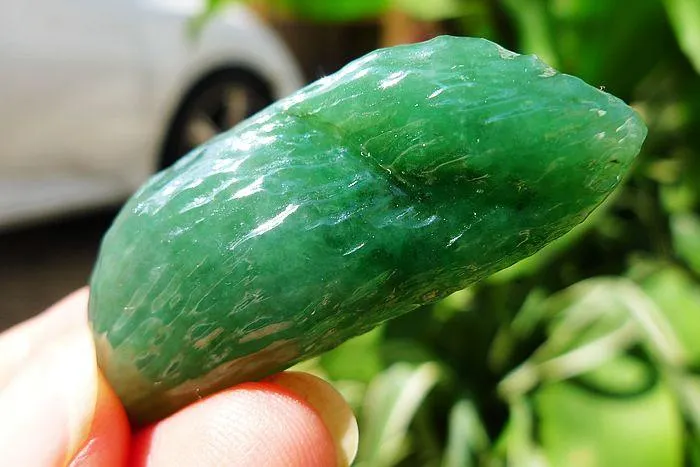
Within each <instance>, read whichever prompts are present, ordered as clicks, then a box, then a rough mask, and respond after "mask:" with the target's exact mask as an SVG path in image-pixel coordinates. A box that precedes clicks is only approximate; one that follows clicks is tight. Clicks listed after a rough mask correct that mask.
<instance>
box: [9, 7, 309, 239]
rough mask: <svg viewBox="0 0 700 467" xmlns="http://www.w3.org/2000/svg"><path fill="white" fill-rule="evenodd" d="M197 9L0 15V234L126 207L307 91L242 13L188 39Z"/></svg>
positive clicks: (277, 45) (228, 14)
mask: <svg viewBox="0 0 700 467" xmlns="http://www.w3.org/2000/svg"><path fill="white" fill-rule="evenodd" d="M202 4H203V1H201V0H66V1H56V0H22V1H8V2H2V4H1V5H0V229H2V228H4V227H8V226H10V225H13V224H18V223H24V222H30V221H35V220H38V219H40V218H44V217H47V216H51V215H57V214H61V213H65V212H67V211H71V210H79V209H88V208H91V207H97V206H100V205H106V204H110V203H118V202H121V201H123V200H124V199H125V198H126V197H128V195H129V194H131V193H132V192H133V191H134V190H135V189H137V188H138V187H139V185H141V184H142V183H143V182H144V181H145V180H146V179H147V177H148V176H149V175H150V174H152V173H153V172H154V171H156V170H157V169H159V168H161V167H165V166H167V165H169V164H171V163H172V162H173V161H175V160H176V159H177V158H179V157H180V156H182V155H183V154H184V153H186V152H187V151H188V150H189V149H190V148H192V147H194V146H196V145H198V144H200V143H202V142H204V141H206V140H207V139H209V138H210V137H212V136H213V135H215V134H216V133H218V132H220V131H221V130H222V129H226V128H229V127H231V126H233V125H234V124H236V123H237V122H239V121H240V120H242V119H243V118H245V117H247V116H249V115H251V114H253V113H255V112H256V111H258V110H260V109H262V108H263V107H265V106H266V105H268V104H269V103H271V102H272V101H274V100H276V99H278V98H280V97H282V96H284V95H286V94H289V93H291V92H292V91H294V90H296V89H297V88H299V87H300V86H301V85H302V84H303V80H302V75H301V72H300V70H299V68H298V66H297V64H296V63H295V61H294V59H293V58H292V56H291V54H290V52H289V51H288V49H287V48H286V47H285V46H284V44H283V43H282V42H281V40H280V39H279V38H278V37H277V36H276V35H275V34H274V33H273V31H272V30H271V29H269V28H268V27H267V26H265V25H264V24H263V23H262V21H261V20H260V19H258V18H257V17H256V16H255V15H254V14H253V13H252V12H251V11H250V10H248V9H246V8H245V7H243V6H240V5H239V6H236V7H232V8H230V9H228V10H226V11H223V12H221V13H220V14H218V15H216V16H215V17H214V18H213V19H212V20H211V21H210V22H208V23H206V26H205V27H204V28H203V30H202V31H201V32H200V34H199V35H197V36H194V35H193V34H191V26H192V22H191V20H192V18H193V17H195V16H196V15H197V14H198V13H199V12H200V11H201V8H202V6H203V5H202Z"/></svg>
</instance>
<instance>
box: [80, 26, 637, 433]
mask: <svg viewBox="0 0 700 467" xmlns="http://www.w3.org/2000/svg"><path fill="white" fill-rule="evenodd" d="M645 136H646V127H645V125H644V123H643V122H642V120H641V118H640V117H639V115H637V113H636V112H635V111H634V110H633V109H631V108H630V107H628V106H627V105H625V104H624V103H623V102H622V101H620V100H619V99H617V98H615V97H613V96H611V95H609V94H607V93H605V92H603V91H601V90H599V89H597V88H595V87H592V86H589V85H587V84H586V83H584V82H583V81H581V80H580V79H578V78H575V77H572V76H568V75H565V74H560V73H558V72H556V71H555V70H553V69H552V68H550V67H549V66H547V65H546V64H544V63H543V62H541V61H540V60H539V59H538V58H537V57H535V56H526V55H518V54H516V53H513V52H510V51H508V50H505V49H503V48H502V47H500V46H498V45H497V44H494V43H492V42H489V41H486V40H483V39H473V38H457V37H447V36H444V37H439V38H436V39H433V40H431V41H428V42H424V43H419V44H413V45H405V46H399V47H394V48H388V49H382V50H378V51H375V52H373V53H370V54H369V55H366V56H365V57H363V58H360V59H358V60H356V61H354V62H352V63H350V64H349V65H347V66H346V67H345V68H343V69H342V70H341V71H339V72H338V73H336V74H334V75H331V76H327V77H325V78H323V79H321V80H319V81H317V82H315V83H313V84H311V85H309V86H307V87H306V88H304V89H302V90H300V91H298V92H297V93H295V94H293V95H291V96H289V97H287V98H286V99H284V100H282V101H279V102H278V103H276V104H274V105H272V106H271V107H269V108H267V109H265V110H263V111H262V112H260V113H258V114H257V115H255V116H253V117H252V118H250V119H249V120H247V121H245V122H243V123H241V124H239V125H238V126H236V127H235V128H233V129H232V130H230V131H229V132H227V133H225V134H223V135H221V136H219V137H217V138H215V139H214V140H212V141H210V142H209V143H207V144H205V145H204V146H201V147H199V148H197V149H195V150H194V151H192V152H191V153H190V154H189V155H188V156H186V157H185V158H183V159H182V160H180V161H179V162H178V163H177V164H176V165H175V166H173V167H171V168H169V169H167V170H165V171H164V172H161V173H159V174H157V175H155V176H154V177H153V178H152V179H151V180H150V181H149V182H148V183H147V184H146V185H145V186H143V187H142V188H141V189H140V191H138V192H137V193H136V194H135V195H134V196H133V197H132V199H131V200H130V201H129V202H128V203H127V204H126V205H125V207H124V208H123V210H122V212H121V213H120V214H119V216H118V218H117V219H116V220H115V222H114V225H113V226H112V227H111V229H110V230H109V232H108V233H107V234H106V236H105V238H104V240H103V244H102V248H101V251H100V255H99V259H98V262H97V264H96V267H95V270H94V273H93V277H92V288H91V297H90V311H89V316H90V323H91V326H92V329H93V332H94V337H95V342H96V346H97V356H98V362H99V365H100V367H101V368H102V370H103V371H104V373H105V375H106V376H107V378H108V379H109V381H110V382H111V384H112V385H113V387H114V389H115V390H116V391H117V393H118V395H119V396H120V398H121V399H122V401H123V402H124V404H125V406H126V407H127V411H128V412H129V415H130V417H131V418H132V420H133V421H134V422H135V423H145V422H148V421H151V420H154V419H157V418H159V417H163V416H165V415H167V414H169V413H172V412H174V411H176V410H177V409H179V408H181V407H183V406H185V405H187V404H189V403H191V402H193V401H195V400H196V399H198V398H200V397H203V396H206V395H208V394H211V393H212V392H214V391H217V390H220V389H222V388H225V387H227V386H230V385H233V384H236V383H239V382H242V381H249V380H256V379H260V378H262V377H265V376H267V375H270V374H272V373H274V372H277V371H280V370H283V369H285V368H287V367H289V366H291V365H293V364H294V363H296V362H299V361H301V360H304V359H306V358H309V357H311V356H314V355H318V354H320V353H322V352H324V351H326V350H329V349H331V348H333V347H335V346H337V345H339V344H340V343H342V342H344V341H345V340H347V339H349V338H351V337H353V336H356V335H359V334H361V333H364V332H366V331H368V330H370V329H372V328H373V327H375V326H377V325H378V324H380V323H381V322H383V321H386V320H388V319H391V318H394V317H396V316H398V315H401V314H403V313H406V312H409V311H411V310H413V309H415V308H417V307H419V306H421V305H423V304H426V303H430V302H434V301H436V300H439V299H441V298H443V297H445V296H446V295H448V294H450V293H452V292H454V291H456V290H458V289H461V288H464V287H466V286H468V285H470V284H472V283H474V282H476V281H479V280H480V279H483V278H485V277H487V276H489V275H491V274H493V273H495V272H497V271H499V270H501V269H504V268H506V267H508V266H510V265H512V264H513V263H515V262H517V261H519V260H521V259H523V258H525V257H527V256H529V255H531V254H533V253H534V252H536V251H537V250H539V249H540V248H542V247H543V246H545V245H546V244H547V243H549V242H551V241H552V240H554V239H556V238H558V237H560V236H561V235H563V234H564V233H566V232H568V231H569V230H570V229H572V228H573V227H574V226H576V225H577V224H579V223H580V222H581V221H583V220H584V219H585V218H586V216H587V215H588V214H589V213H590V212H591V210H593V209H594V208H595V207H596V206H597V205H598V204H600V203H601V201H602V200H603V199H604V198H605V197H606V196H607V195H608V194H610V192H611V191H612V190H613V189H614V188H615V187H616V186H617V185H618V184H619V183H620V181H621V179H622V178H623V176H624V174H625V172H626V171H627V169H628V168H629V166H630V164H631V162H632V160H633V159H634V157H635V156H636V155H637V154H638V152H639V150H640V147H641V145H642V143H643V141H644V138H645Z"/></svg>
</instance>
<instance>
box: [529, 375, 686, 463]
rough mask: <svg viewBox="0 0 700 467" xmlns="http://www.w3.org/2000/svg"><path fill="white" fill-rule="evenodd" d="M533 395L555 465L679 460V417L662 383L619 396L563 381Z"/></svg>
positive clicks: (678, 461)
mask: <svg viewBox="0 0 700 467" xmlns="http://www.w3.org/2000/svg"><path fill="white" fill-rule="evenodd" d="M535 400H536V404H537V413H538V415H539V420H540V424H539V427H540V439H541V440H542V445H543V447H544V450H545V452H546V455H547V458H548V459H549V462H550V463H551V465H553V466H560V465H561V466H564V465H565V466H567V467H600V466H627V465H629V466H635V467H647V466H648V467H658V466H664V467H681V466H683V460H682V459H683V442H682V439H683V437H682V432H683V422H682V418H681V415H680V412H679V408H678V406H677V404H676V399H675V397H674V395H673V394H672V393H671V392H670V391H669V390H668V388H666V387H664V386H663V385H657V386H656V387H655V388H653V389H652V390H650V391H648V392H647V393H645V394H643V395H636V396H634V397H630V398H617V397H604V396H601V395H600V394H598V393H594V392H590V391H588V390H586V389H584V388H581V387H577V386H574V385H572V384H570V383H566V382H562V383H556V384H552V385H548V386H545V387H543V388H542V389H540V390H538V391H537V393H536V396H535Z"/></svg>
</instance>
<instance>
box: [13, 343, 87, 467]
mask: <svg viewBox="0 0 700 467" xmlns="http://www.w3.org/2000/svg"><path fill="white" fill-rule="evenodd" d="M96 400H97V370H96V366H95V363H94V351H93V350H92V346H91V342H90V336H89V333H87V332H85V333H73V334H71V335H69V336H66V337H65V338H62V339H60V340H59V341H56V342H53V343H50V344H48V345H47V348H46V349H45V350H44V351H43V352H41V353H40V354H38V355H37V356H36V357H34V358H33V359H32V360H31V361H30V362H28V364H27V366H26V367H25V368H24V369H23V370H21V371H20V373H19V374H18V375H17V376H16V377H14V378H13V380H12V382H11V383H10V384H9V385H8V386H7V387H5V388H4V390H3V392H2V394H1V395H0V413H2V414H3V423H2V424H0V439H2V440H3V441H7V442H8V444H7V446H8V449H3V450H2V451H3V452H0V465H64V464H66V463H67V462H68V461H70V459H71V458H72V457H73V456H74V454H75V453H76V452H77V451H78V450H79V449H80V448H81V445H82V444H83V443H84V441H85V439H86V438H87V436H88V434H89V432H90V425H91V420H92V417H93V414H94V410H95V403H96ZM5 461H8V462H10V461H11V464H10V463H8V464H6V463H5Z"/></svg>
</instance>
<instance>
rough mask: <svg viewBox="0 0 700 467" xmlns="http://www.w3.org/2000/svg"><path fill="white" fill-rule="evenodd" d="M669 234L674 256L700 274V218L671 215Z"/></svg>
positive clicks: (692, 215) (686, 215)
mask: <svg viewBox="0 0 700 467" xmlns="http://www.w3.org/2000/svg"><path fill="white" fill-rule="evenodd" d="M671 234H672V235H673V246H674V248H675V250H676V254H678V256H680V257H681V258H682V259H683V260H684V261H685V262H686V263H687V264H688V266H690V267H691V268H693V270H694V271H695V272H696V273H699V274H700V218H698V216H696V215H694V214H690V213H687V214H675V215H673V216H672V217H671Z"/></svg>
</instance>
